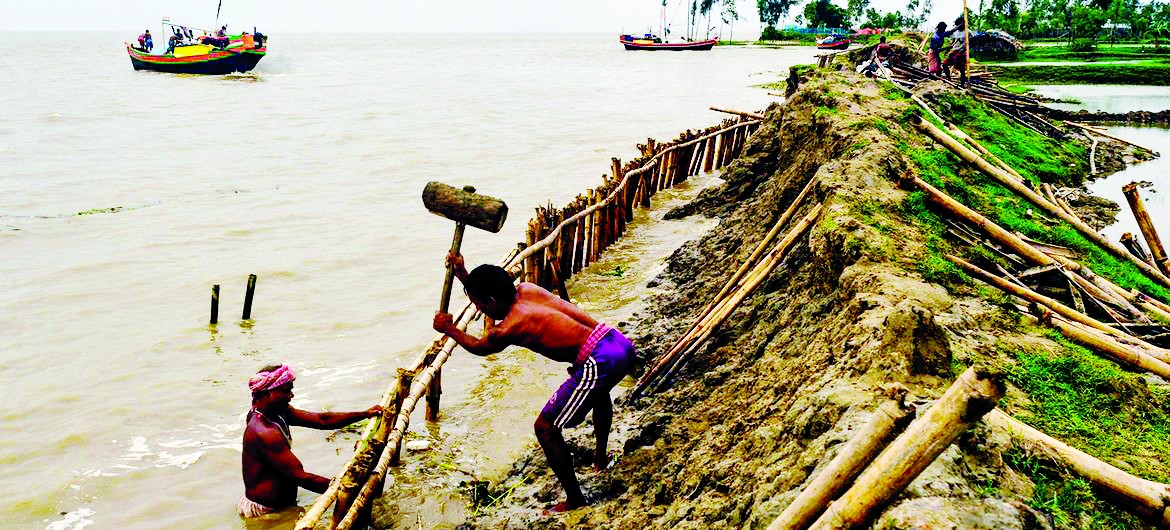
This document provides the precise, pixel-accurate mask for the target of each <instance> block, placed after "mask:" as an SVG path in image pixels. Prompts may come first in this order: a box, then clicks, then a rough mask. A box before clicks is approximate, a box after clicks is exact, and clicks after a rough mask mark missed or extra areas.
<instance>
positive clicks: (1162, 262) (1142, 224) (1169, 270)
mask: <svg viewBox="0 0 1170 530" xmlns="http://www.w3.org/2000/svg"><path fill="white" fill-rule="evenodd" d="M1137 186H1138V185H1137V183H1136V182H1130V183H1129V184H1126V185H1125V186H1124V187H1123V188H1121V191H1122V192H1123V193H1125V200H1126V201H1128V202H1129V208H1130V209H1131V210H1133V217H1134V219H1137V223H1138V228H1140V229H1141V231H1142V237H1144V238H1145V239H1146V246H1147V247H1149V248H1150V255H1152V256H1153V257H1154V264H1155V265H1157V266H1158V269H1159V270H1161V271H1162V273H1163V274H1170V264H1167V263H1166V260H1167V257H1166V247H1163V246H1162V240H1161V239H1160V238H1159V237H1158V232H1157V231H1156V230H1154V222H1153V221H1152V220H1150V213H1149V212H1148V211H1146V204H1145V203H1144V202H1142V197H1141V195H1138V187H1137Z"/></svg>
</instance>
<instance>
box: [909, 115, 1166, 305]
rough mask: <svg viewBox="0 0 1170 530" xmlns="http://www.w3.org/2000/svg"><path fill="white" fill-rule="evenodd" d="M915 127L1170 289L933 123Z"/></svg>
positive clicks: (1123, 252) (917, 121)
mask: <svg viewBox="0 0 1170 530" xmlns="http://www.w3.org/2000/svg"><path fill="white" fill-rule="evenodd" d="M914 123H915V125H916V126H917V127H918V128H919V129H920V130H921V131H923V132H924V133H926V134H927V136H930V137H931V138H933V139H934V140H935V141H937V142H938V143H940V144H942V145H943V146H944V147H946V148H947V149H950V150H951V152H953V153H955V155H956V156H958V157H959V158H960V159H961V160H963V161H965V162H967V163H969V164H971V165H973V166H975V167H976V168H978V169H979V170H981V171H982V172H983V173H984V174H986V175H988V176H990V177H991V178H993V179H995V180H996V181H997V182H999V183H1000V184H1003V185H1004V186H1006V187H1007V188H1008V189H1010V190H1012V191H1014V192H1015V193H1016V194H1018V195H1020V196H1022V197H1024V198H1025V199H1028V201H1029V202H1031V203H1032V204H1034V205H1035V206H1037V207H1038V208H1040V209H1041V210H1044V211H1045V212H1047V213H1048V214H1049V215H1052V216H1054V217H1056V218H1058V219H1060V220H1062V221H1064V222H1066V223H1068V224H1070V225H1072V227H1073V228H1074V229H1076V231H1077V232H1079V233H1080V234H1081V235H1082V236H1084V237H1085V238H1086V239H1088V240H1090V241H1092V242H1094V243H1096V244H1097V245H1098V246H1100V247H1101V248H1103V249H1105V250H1107V251H1109V252H1110V253H1112V254H1113V255H1114V256H1116V257H1119V258H1121V259H1124V260H1127V261H1129V262H1130V263H1133V264H1134V265H1135V266H1137V267H1138V268H1139V269H1141V271H1142V272H1144V273H1146V275H1147V276H1149V277H1150V279H1152V280H1154V281H1156V282H1158V283H1160V284H1162V286H1163V287H1166V288H1170V277H1167V276H1166V275H1165V274H1163V273H1162V271H1160V270H1158V269H1157V268H1155V267H1153V266H1151V265H1150V264H1149V263H1146V262H1144V261H1142V260H1140V259H1137V258H1135V257H1134V256H1133V254H1130V253H1129V252H1128V251H1127V250H1125V249H1124V248H1122V247H1121V246H1120V245H1117V244H1116V243H1113V242H1112V241H1110V240H1109V239H1107V238H1106V237H1105V236H1103V235H1101V234H1099V233H1097V231H1095V230H1093V229H1092V228H1091V227H1089V226H1088V225H1086V224H1085V222H1084V221H1082V220H1081V219H1080V218H1078V217H1074V216H1071V215H1069V214H1068V213H1066V212H1065V211H1064V210H1062V209H1061V208H1060V207H1059V206H1057V205H1055V204H1052V203H1050V202H1048V199H1045V198H1044V197H1042V196H1040V195H1039V194H1037V193H1036V192H1035V191H1032V190H1031V189H1029V188H1028V187H1026V186H1024V185H1023V184H1022V183H1021V182H1019V181H1018V180H1016V179H1015V178H1014V177H1012V176H1011V175H1010V174H1008V173H1007V172H1005V171H1003V170H1002V169H999V168H997V167H995V166H994V165H992V164H991V163H990V162H988V161H987V160H985V159H983V158H982V157H980V156H979V155H978V154H976V153H975V152H973V151H971V150H970V149H968V148H966V147H964V146H963V145H962V144H960V143H958V142H957V141H956V140H955V139H954V138H951V137H950V136H949V135H947V133H945V132H943V131H942V130H941V129H939V128H938V127H936V126H935V125H934V124H933V123H930V122H929V121H926V120H923V119H922V118H921V117H920V116H919V117H917V118H916V119H914Z"/></svg>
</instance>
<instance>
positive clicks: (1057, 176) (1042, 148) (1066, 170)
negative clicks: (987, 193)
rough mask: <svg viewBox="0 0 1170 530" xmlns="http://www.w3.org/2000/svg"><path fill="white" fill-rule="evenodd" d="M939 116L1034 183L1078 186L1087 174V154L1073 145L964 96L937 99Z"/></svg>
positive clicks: (1080, 147) (1081, 148)
mask: <svg viewBox="0 0 1170 530" xmlns="http://www.w3.org/2000/svg"><path fill="white" fill-rule="evenodd" d="M938 105H939V108H938V109H937V110H938V111H939V113H940V114H942V115H943V116H946V117H947V118H948V119H949V120H951V122H953V123H954V124H955V125H958V126H959V128H960V129H963V130H964V131H966V132H967V134H970V135H971V136H972V137H973V138H975V139H976V140H978V141H979V143H980V144H982V145H983V147H985V148H987V150H988V151H991V152H992V153H993V154H995V156H997V157H999V158H1000V159H1001V160H1003V161H1004V162H1006V163H1007V164H1008V165H1009V166H1012V167H1013V168H1015V169H1016V171H1019V172H1020V174H1021V175H1023V176H1025V177H1028V178H1029V180H1031V181H1032V182H1033V183H1037V179H1038V180H1039V181H1042V182H1048V183H1052V184H1060V185H1064V186H1071V185H1079V184H1081V183H1082V181H1083V179H1084V175H1086V174H1088V168H1089V162H1088V154H1087V153H1086V152H1085V148H1084V146H1082V145H1080V144H1078V143H1076V142H1071V141H1068V142H1058V141H1056V140H1053V139H1051V138H1048V137H1047V136H1044V135H1042V134H1039V133H1037V132H1035V131H1033V130H1031V129H1028V128H1025V127H1021V126H1020V125H1018V124H1017V123H1016V122H1015V121H1012V119H1011V118H1008V117H1007V116H1004V115H1003V114H1001V113H999V112H995V111H993V110H991V109H988V108H987V107H986V106H985V105H983V104H982V103H980V102H979V101H977V100H975V99H974V98H971V97H970V96H966V95H955V94H942V95H940V96H939V103H938Z"/></svg>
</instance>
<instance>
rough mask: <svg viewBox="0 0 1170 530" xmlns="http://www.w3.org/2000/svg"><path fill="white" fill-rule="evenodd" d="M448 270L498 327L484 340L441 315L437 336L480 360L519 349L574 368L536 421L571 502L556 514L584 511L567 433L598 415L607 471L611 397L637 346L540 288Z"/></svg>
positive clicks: (494, 273)
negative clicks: (588, 416) (443, 336)
mask: <svg viewBox="0 0 1170 530" xmlns="http://www.w3.org/2000/svg"><path fill="white" fill-rule="evenodd" d="M447 263H448V265H449V266H453V267H454V268H455V276H456V277H458V278H459V281H461V282H463V286H464V290H465V291H466V292H467V296H468V298H470V299H471V302H472V303H474V304H475V306H476V307H477V308H479V310H480V311H482V312H483V314H485V315H487V316H488V317H490V318H491V319H492V320H494V321H495V325H493V326H491V328H490V329H489V330H488V332H487V333H486V334H485V335H484V336H483V337H474V336H471V335H469V334H467V333H465V332H463V331H460V330H459V329H458V328H456V327H455V325H454V323H453V322H452V317H451V315H449V314H447V313H438V314H436V315H435V322H434V327H435V330H436V331H438V332H440V333H445V334H447V335H448V336H450V337H451V338H452V339H455V342H458V343H459V345H460V346H463V348H464V349H466V350H467V351H469V352H471V353H473V354H475V355H480V356H484V355H491V354H493V353H499V352H500V351H502V350H503V349H504V348H506V347H508V346H511V345H515V346H520V347H523V348H528V349H530V350H532V351H534V352H537V353H539V354H541V355H544V356H545V357H548V358H549V359H552V360H554V361H559V362H564V363H570V364H572V366H571V367H570V368H569V369H568V371H569V378H568V379H567V380H566V381H565V382H564V383H563V384H562V385H561V387H560V388H558V389H557V391H556V392H555V393H553V395H552V397H551V398H549V400H548V403H546V404H545V405H544V409H543V410H541V411H540V415H539V416H537V418H536V424H535V428H536V439H537V440H538V441H540V447H541V449H544V455H545V457H547V458H548V463H549V467H551V468H552V470H553V473H555V474H556V476H557V479H558V480H560V482H561V486H563V487H564V488H565V494H566V497H567V500H566V501H565V502H561V503H558V504H557V505H556V506H553V507H552V508H551V509H550V511H552V512H564V511H567V510H572V509H575V508H580V507H581V506H585V505H586V504H587V501H586V500H585V495H584V494H582V493H581V486H580V484H578V483H577V475H576V474H575V473H574V472H573V455H572V453H571V452H570V450H569V445H568V444H567V443H565V438H564V436H563V435H562V434H561V429H563V428H565V427H574V426H577V425H579V424H580V423H581V422H582V421H584V419H585V414H586V413H588V412H589V411H590V410H591V409H592V410H593V429H594V434H595V435H596V437H597V448H596V450H595V451H594V453H593V467H594V469H596V470H598V471H600V470H604V469H605V468H607V467H609V456H608V455H607V453H606V445H607V443H608V440H609V428H610V424H611V423H612V421H613V402H612V401H610V398H609V392H610V390H612V389H613V387H614V386H615V385H617V384H618V382H619V381H621V380H622V378H624V377H625V376H626V374H628V373H629V371H630V362H631V361H632V360H633V358H634V345H633V344H632V343H630V341H629V340H628V339H626V337H625V336H623V335H622V334H621V332H620V331H618V330H616V329H614V328H612V327H610V326H609V325H606V324H603V323H600V322H598V321H597V320H594V319H593V317H590V316H589V315H587V314H585V312H584V311H581V309H580V308H578V307H577V306H575V305H573V304H571V303H569V302H566V301H564V300H562V299H560V298H558V297H556V296H555V295H553V294H552V293H550V292H548V291H546V290H544V289H542V288H541V287H539V286H537V285H535V284H531V283H528V282H523V283H521V284H520V285H518V286H517V285H513V283H512V277H511V276H509V275H508V273H507V272H505V271H504V269H502V268H500V267H497V266H495V265H480V266H479V267H476V268H475V270H473V271H471V273H470V274H468V272H467V268H466V267H465V266H464V264H463V257H462V256H460V255H458V254H450V255H448V256H447Z"/></svg>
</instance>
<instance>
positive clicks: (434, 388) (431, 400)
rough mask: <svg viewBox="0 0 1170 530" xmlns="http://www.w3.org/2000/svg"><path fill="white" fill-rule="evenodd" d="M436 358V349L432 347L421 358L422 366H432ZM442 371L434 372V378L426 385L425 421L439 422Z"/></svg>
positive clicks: (440, 369) (439, 369)
mask: <svg viewBox="0 0 1170 530" xmlns="http://www.w3.org/2000/svg"><path fill="white" fill-rule="evenodd" d="M437 356H438V348H435V347H432V348H431V351H429V352H427V354H426V356H425V357H423V366H424V367H425V366H430V365H432V364H434V362H435V357H437ZM442 381H443V369H442V367H440V368H438V369H436V370H435V376H434V377H432V378H431V382H430V383H428V384H427V421H439V397H440V396H442V395H443V383H442Z"/></svg>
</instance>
